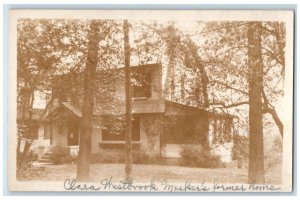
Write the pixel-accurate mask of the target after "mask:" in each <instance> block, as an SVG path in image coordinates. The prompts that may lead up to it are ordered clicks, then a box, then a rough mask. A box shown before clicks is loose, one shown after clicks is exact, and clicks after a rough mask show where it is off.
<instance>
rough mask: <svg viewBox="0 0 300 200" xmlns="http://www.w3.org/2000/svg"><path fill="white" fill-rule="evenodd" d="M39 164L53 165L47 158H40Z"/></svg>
mask: <svg viewBox="0 0 300 200" xmlns="http://www.w3.org/2000/svg"><path fill="white" fill-rule="evenodd" d="M39 162H40V163H53V161H52V160H51V159H49V158H44V157H43V158H42V159H40V160H39Z"/></svg>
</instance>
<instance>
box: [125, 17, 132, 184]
mask: <svg viewBox="0 0 300 200" xmlns="http://www.w3.org/2000/svg"><path fill="white" fill-rule="evenodd" d="M123 29H124V54H125V98H126V105H125V106H126V113H125V121H126V145H125V147H126V159H125V173H126V179H128V180H130V179H131V178H132V177H131V171H132V144H131V142H132V132H131V129H132V124H131V80H130V45H129V24H128V21H127V20H124V25H123Z"/></svg>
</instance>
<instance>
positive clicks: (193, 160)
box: [180, 144, 224, 168]
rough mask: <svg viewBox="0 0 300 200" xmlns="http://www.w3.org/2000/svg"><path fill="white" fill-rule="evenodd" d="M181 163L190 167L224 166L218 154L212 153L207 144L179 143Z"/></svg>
mask: <svg viewBox="0 0 300 200" xmlns="http://www.w3.org/2000/svg"><path fill="white" fill-rule="evenodd" d="M180 154H181V164H182V165H184V166H190V167H201V168H219V167H224V164H223V163H222V161H221V159H220V156H217V155H213V154H212V153H211V152H210V148H209V147H208V146H201V145H197V144H193V145H191V144H189V145H181V152H180Z"/></svg>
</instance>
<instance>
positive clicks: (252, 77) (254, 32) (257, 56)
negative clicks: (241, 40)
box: [247, 22, 265, 184]
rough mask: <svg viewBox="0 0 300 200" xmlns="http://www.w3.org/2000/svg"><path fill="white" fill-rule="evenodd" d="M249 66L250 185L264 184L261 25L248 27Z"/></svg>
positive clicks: (255, 24) (254, 24) (256, 23)
mask: <svg viewBox="0 0 300 200" xmlns="http://www.w3.org/2000/svg"><path fill="white" fill-rule="evenodd" d="M247 36H248V65H249V128H250V130H249V168H248V183H254V182H255V183H257V184H264V182H265V180H264V143H263V124H262V115H263V112H262V95H261V94H262V88H263V78H262V55H261V23H260V22H251V23H249V25H248V33H247Z"/></svg>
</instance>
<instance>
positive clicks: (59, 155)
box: [50, 146, 78, 164]
mask: <svg viewBox="0 0 300 200" xmlns="http://www.w3.org/2000/svg"><path fill="white" fill-rule="evenodd" d="M50 151H51V152H52V156H51V159H52V160H53V163H54V164H63V163H76V162H77V158H78V157H77V156H71V155H70V152H69V149H67V148H63V147H59V146H55V147H52V148H51V150H50Z"/></svg>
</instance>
